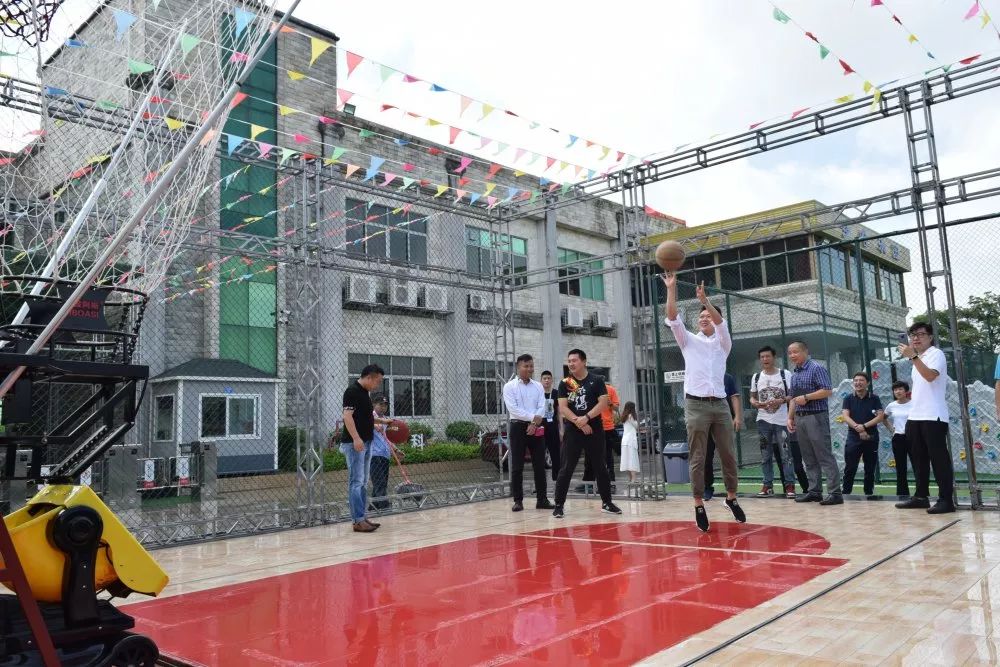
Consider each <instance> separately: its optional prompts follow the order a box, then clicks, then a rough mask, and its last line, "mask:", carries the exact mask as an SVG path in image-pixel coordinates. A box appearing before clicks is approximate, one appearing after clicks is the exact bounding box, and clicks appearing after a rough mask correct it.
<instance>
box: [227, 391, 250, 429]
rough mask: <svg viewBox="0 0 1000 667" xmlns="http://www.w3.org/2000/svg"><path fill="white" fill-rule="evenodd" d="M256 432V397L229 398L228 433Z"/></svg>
mask: <svg viewBox="0 0 1000 667" xmlns="http://www.w3.org/2000/svg"><path fill="white" fill-rule="evenodd" d="M256 433H257V399H256V398H230V399H229V435H255V434H256Z"/></svg>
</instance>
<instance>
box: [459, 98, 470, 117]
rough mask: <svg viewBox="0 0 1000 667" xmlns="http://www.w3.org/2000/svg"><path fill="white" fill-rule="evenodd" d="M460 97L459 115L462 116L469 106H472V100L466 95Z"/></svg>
mask: <svg viewBox="0 0 1000 667" xmlns="http://www.w3.org/2000/svg"><path fill="white" fill-rule="evenodd" d="M459 97H460V101H459V104H458V115H459V116H461V115H462V114H463V113H465V110H466V109H468V108H469V105H470V104H472V98H471V97H468V96H466V95H460V96H459Z"/></svg>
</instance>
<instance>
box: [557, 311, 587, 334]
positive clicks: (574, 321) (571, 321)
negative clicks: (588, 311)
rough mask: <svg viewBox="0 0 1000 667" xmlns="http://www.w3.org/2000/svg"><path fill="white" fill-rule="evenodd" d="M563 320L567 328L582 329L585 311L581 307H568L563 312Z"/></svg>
mask: <svg viewBox="0 0 1000 667" xmlns="http://www.w3.org/2000/svg"><path fill="white" fill-rule="evenodd" d="M562 320H563V326H564V327H566V328H567V329H582V328H583V311H582V310H580V309H579V308H566V309H564V310H563V312H562Z"/></svg>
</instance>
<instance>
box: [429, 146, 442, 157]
mask: <svg viewBox="0 0 1000 667" xmlns="http://www.w3.org/2000/svg"><path fill="white" fill-rule="evenodd" d="M427 152H428V153H430V154H431V155H441V149H440V148H434V147H433V146H432V147H431V148H428V149H427Z"/></svg>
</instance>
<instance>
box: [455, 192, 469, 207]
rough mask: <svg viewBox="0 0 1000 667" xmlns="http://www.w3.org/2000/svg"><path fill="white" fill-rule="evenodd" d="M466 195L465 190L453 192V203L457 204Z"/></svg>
mask: <svg viewBox="0 0 1000 667" xmlns="http://www.w3.org/2000/svg"><path fill="white" fill-rule="evenodd" d="M466 194H468V193H467V192H466V191H465V190H455V203H456V204H457V203H458V202H459V200H461V199H462V197H464V196H465V195H466Z"/></svg>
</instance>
